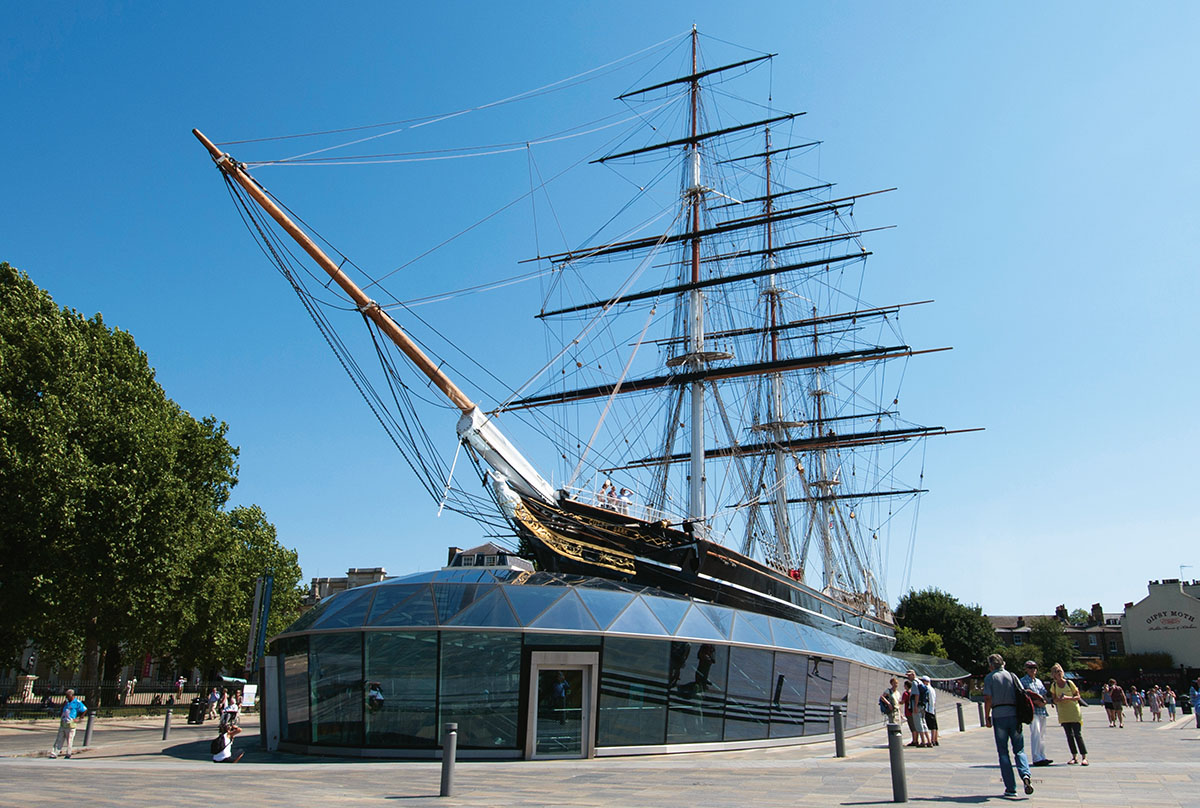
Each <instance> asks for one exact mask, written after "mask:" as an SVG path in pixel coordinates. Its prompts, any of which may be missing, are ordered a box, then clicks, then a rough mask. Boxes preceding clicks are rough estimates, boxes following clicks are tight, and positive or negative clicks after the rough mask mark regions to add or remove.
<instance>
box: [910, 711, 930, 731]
mask: <svg viewBox="0 0 1200 808" xmlns="http://www.w3.org/2000/svg"><path fill="white" fill-rule="evenodd" d="M913 718H914V719H915V720H916V722H917V732H918V733H921V732H928V731H929V730H928V729H926V727H925V712H924V711H921V712H919V713H913Z"/></svg>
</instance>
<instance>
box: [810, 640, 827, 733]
mask: <svg viewBox="0 0 1200 808" xmlns="http://www.w3.org/2000/svg"><path fill="white" fill-rule="evenodd" d="M832 695H833V660H832V659H822V658H821V657H815V656H814V657H809V661H808V693H807V696H808V698H807V699H806V700H805V704H804V707H805V710H804V734H805V735H821V734H822V733H826V732H833V724H832V723H830V716H831V715H832V713H833V710H832V709H831V707H830V700H831V698H832Z"/></svg>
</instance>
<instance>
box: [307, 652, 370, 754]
mask: <svg viewBox="0 0 1200 808" xmlns="http://www.w3.org/2000/svg"><path fill="white" fill-rule="evenodd" d="M308 673H309V682H310V685H311V688H312V705H313V707H312V742H313V743H317V744H331V745H334V746H361V745H362V721H363V675H362V635H361V634H359V633H354V634H315V635H313V636H311V637H309V638H308Z"/></svg>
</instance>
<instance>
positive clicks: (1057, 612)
mask: <svg viewBox="0 0 1200 808" xmlns="http://www.w3.org/2000/svg"><path fill="white" fill-rule="evenodd" d="M1054 616H1055V617H1057V618H1058V620H1059V622H1062V623H1065V622H1067V621H1068V620H1069V619H1070V616H1069V615H1068V614H1067V604H1065V603H1060V604H1058V606H1056V607H1055V609H1054Z"/></svg>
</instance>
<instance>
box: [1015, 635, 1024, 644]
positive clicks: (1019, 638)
mask: <svg viewBox="0 0 1200 808" xmlns="http://www.w3.org/2000/svg"><path fill="white" fill-rule="evenodd" d="M1024 644H1025V638H1024V637H1022V636H1021V635H1020V634H1014V635H1013V645H1024Z"/></svg>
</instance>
